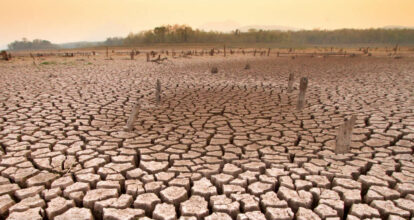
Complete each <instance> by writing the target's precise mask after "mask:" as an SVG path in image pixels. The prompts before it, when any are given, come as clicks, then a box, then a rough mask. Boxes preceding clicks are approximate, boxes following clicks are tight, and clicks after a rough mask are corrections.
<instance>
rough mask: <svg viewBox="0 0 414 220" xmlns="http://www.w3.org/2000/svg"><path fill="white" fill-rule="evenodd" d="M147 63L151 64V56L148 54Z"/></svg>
mask: <svg viewBox="0 0 414 220" xmlns="http://www.w3.org/2000/svg"><path fill="white" fill-rule="evenodd" d="M147 62H150V54H149V53H147Z"/></svg>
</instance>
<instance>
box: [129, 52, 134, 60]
mask: <svg viewBox="0 0 414 220" xmlns="http://www.w3.org/2000/svg"><path fill="white" fill-rule="evenodd" d="M130 56H131V60H134V56H135V52H134V51H133V50H132V51H131V53H130Z"/></svg>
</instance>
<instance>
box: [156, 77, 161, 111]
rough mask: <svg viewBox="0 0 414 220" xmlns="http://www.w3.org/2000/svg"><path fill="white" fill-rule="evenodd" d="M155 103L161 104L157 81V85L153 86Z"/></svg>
mask: <svg viewBox="0 0 414 220" xmlns="http://www.w3.org/2000/svg"><path fill="white" fill-rule="evenodd" d="M155 101H156V103H157V105H158V104H160V102H161V82H160V80H159V79H157V85H156V86H155Z"/></svg>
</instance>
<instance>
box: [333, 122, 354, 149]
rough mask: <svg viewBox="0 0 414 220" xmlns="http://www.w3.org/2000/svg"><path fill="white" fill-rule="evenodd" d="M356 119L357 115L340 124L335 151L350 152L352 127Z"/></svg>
mask: <svg viewBox="0 0 414 220" xmlns="http://www.w3.org/2000/svg"><path fill="white" fill-rule="evenodd" d="M355 121H356V117H355V115H353V116H352V117H351V119H349V120H346V121H345V122H344V124H342V125H341V126H339V129H338V134H337V136H336V146H335V153H337V154H346V153H348V152H349V149H350V146H351V136H352V129H353V128H354V125H355Z"/></svg>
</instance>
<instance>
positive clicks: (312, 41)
mask: <svg viewBox="0 0 414 220" xmlns="http://www.w3.org/2000/svg"><path fill="white" fill-rule="evenodd" d="M156 43H277V44H290V45H292V44H296V45H335V44H397V43H399V44H414V29H339V30H301V31H278V30H257V29H250V30H248V31H247V32H240V31H239V30H235V31H232V32H231V33H222V32H214V31H210V32H207V31H203V30H199V29H193V28H191V27H189V26H185V25H166V26H161V27H156V28H154V29H153V30H148V31H143V32H140V33H136V34H134V33H130V34H129V35H128V36H127V37H126V38H119V37H115V38H108V39H107V40H106V41H105V42H104V44H105V45H106V46H135V45H142V44H156Z"/></svg>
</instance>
